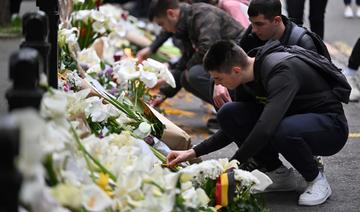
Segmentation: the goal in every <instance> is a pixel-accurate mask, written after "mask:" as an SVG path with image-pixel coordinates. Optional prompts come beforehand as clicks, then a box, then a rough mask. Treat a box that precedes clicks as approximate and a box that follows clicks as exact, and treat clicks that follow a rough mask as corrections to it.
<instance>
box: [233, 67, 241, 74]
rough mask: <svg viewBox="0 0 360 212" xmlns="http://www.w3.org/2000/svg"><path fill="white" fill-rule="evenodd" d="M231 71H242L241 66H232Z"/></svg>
mask: <svg viewBox="0 0 360 212" xmlns="http://www.w3.org/2000/svg"><path fill="white" fill-rule="evenodd" d="M231 71H233V72H234V73H236V74H238V73H240V72H241V68H240V67H239V66H233V67H232V68H231Z"/></svg>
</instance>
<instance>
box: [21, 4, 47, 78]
mask: <svg viewBox="0 0 360 212" xmlns="http://www.w3.org/2000/svg"><path fill="white" fill-rule="evenodd" d="M23 34H24V36H25V41H24V42H22V43H21V44H20V48H24V47H29V48H34V49H36V50H37V51H38V52H39V53H40V55H41V59H42V62H43V71H44V73H45V74H48V71H49V67H48V66H49V63H48V61H49V50H50V44H49V43H48V42H47V41H46V39H47V35H48V19H47V16H46V15H45V13H44V12H42V11H38V12H31V13H26V14H25V15H24V16H23Z"/></svg>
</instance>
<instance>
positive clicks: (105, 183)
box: [96, 173, 113, 197]
mask: <svg viewBox="0 0 360 212" xmlns="http://www.w3.org/2000/svg"><path fill="white" fill-rule="evenodd" d="M109 179H110V178H109V175H108V174H104V173H100V175H99V178H98V179H97V180H96V184H97V185H98V186H99V187H100V188H101V189H102V190H103V191H105V192H106V194H107V195H109V196H110V197H111V196H112V195H113V192H112V189H111V187H110V186H109Z"/></svg>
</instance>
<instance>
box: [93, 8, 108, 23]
mask: <svg viewBox="0 0 360 212" xmlns="http://www.w3.org/2000/svg"><path fill="white" fill-rule="evenodd" d="M90 16H91V18H92V19H94V20H95V21H97V22H101V23H103V22H104V21H105V16H104V14H103V13H102V12H100V11H97V10H91V14H90Z"/></svg>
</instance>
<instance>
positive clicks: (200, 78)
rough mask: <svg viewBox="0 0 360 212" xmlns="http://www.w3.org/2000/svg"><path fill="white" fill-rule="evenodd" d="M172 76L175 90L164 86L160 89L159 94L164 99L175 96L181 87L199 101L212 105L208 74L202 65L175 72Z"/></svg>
mask: <svg viewBox="0 0 360 212" xmlns="http://www.w3.org/2000/svg"><path fill="white" fill-rule="evenodd" d="M173 76H174V78H175V82H176V88H171V87H170V86H164V87H162V88H161V89H160V92H161V93H162V94H164V95H165V96H166V97H173V96H175V95H176V94H177V92H179V90H180V89H181V87H183V88H185V90H187V91H189V92H190V93H192V94H194V95H195V96H196V97H198V98H200V99H201V100H203V101H205V102H207V103H209V104H212V96H211V94H210V87H211V85H212V84H211V82H210V74H209V73H208V72H207V71H206V70H205V69H204V66H203V65H195V66H193V67H191V68H190V69H189V70H188V71H180V70H175V71H174V72H173Z"/></svg>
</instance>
